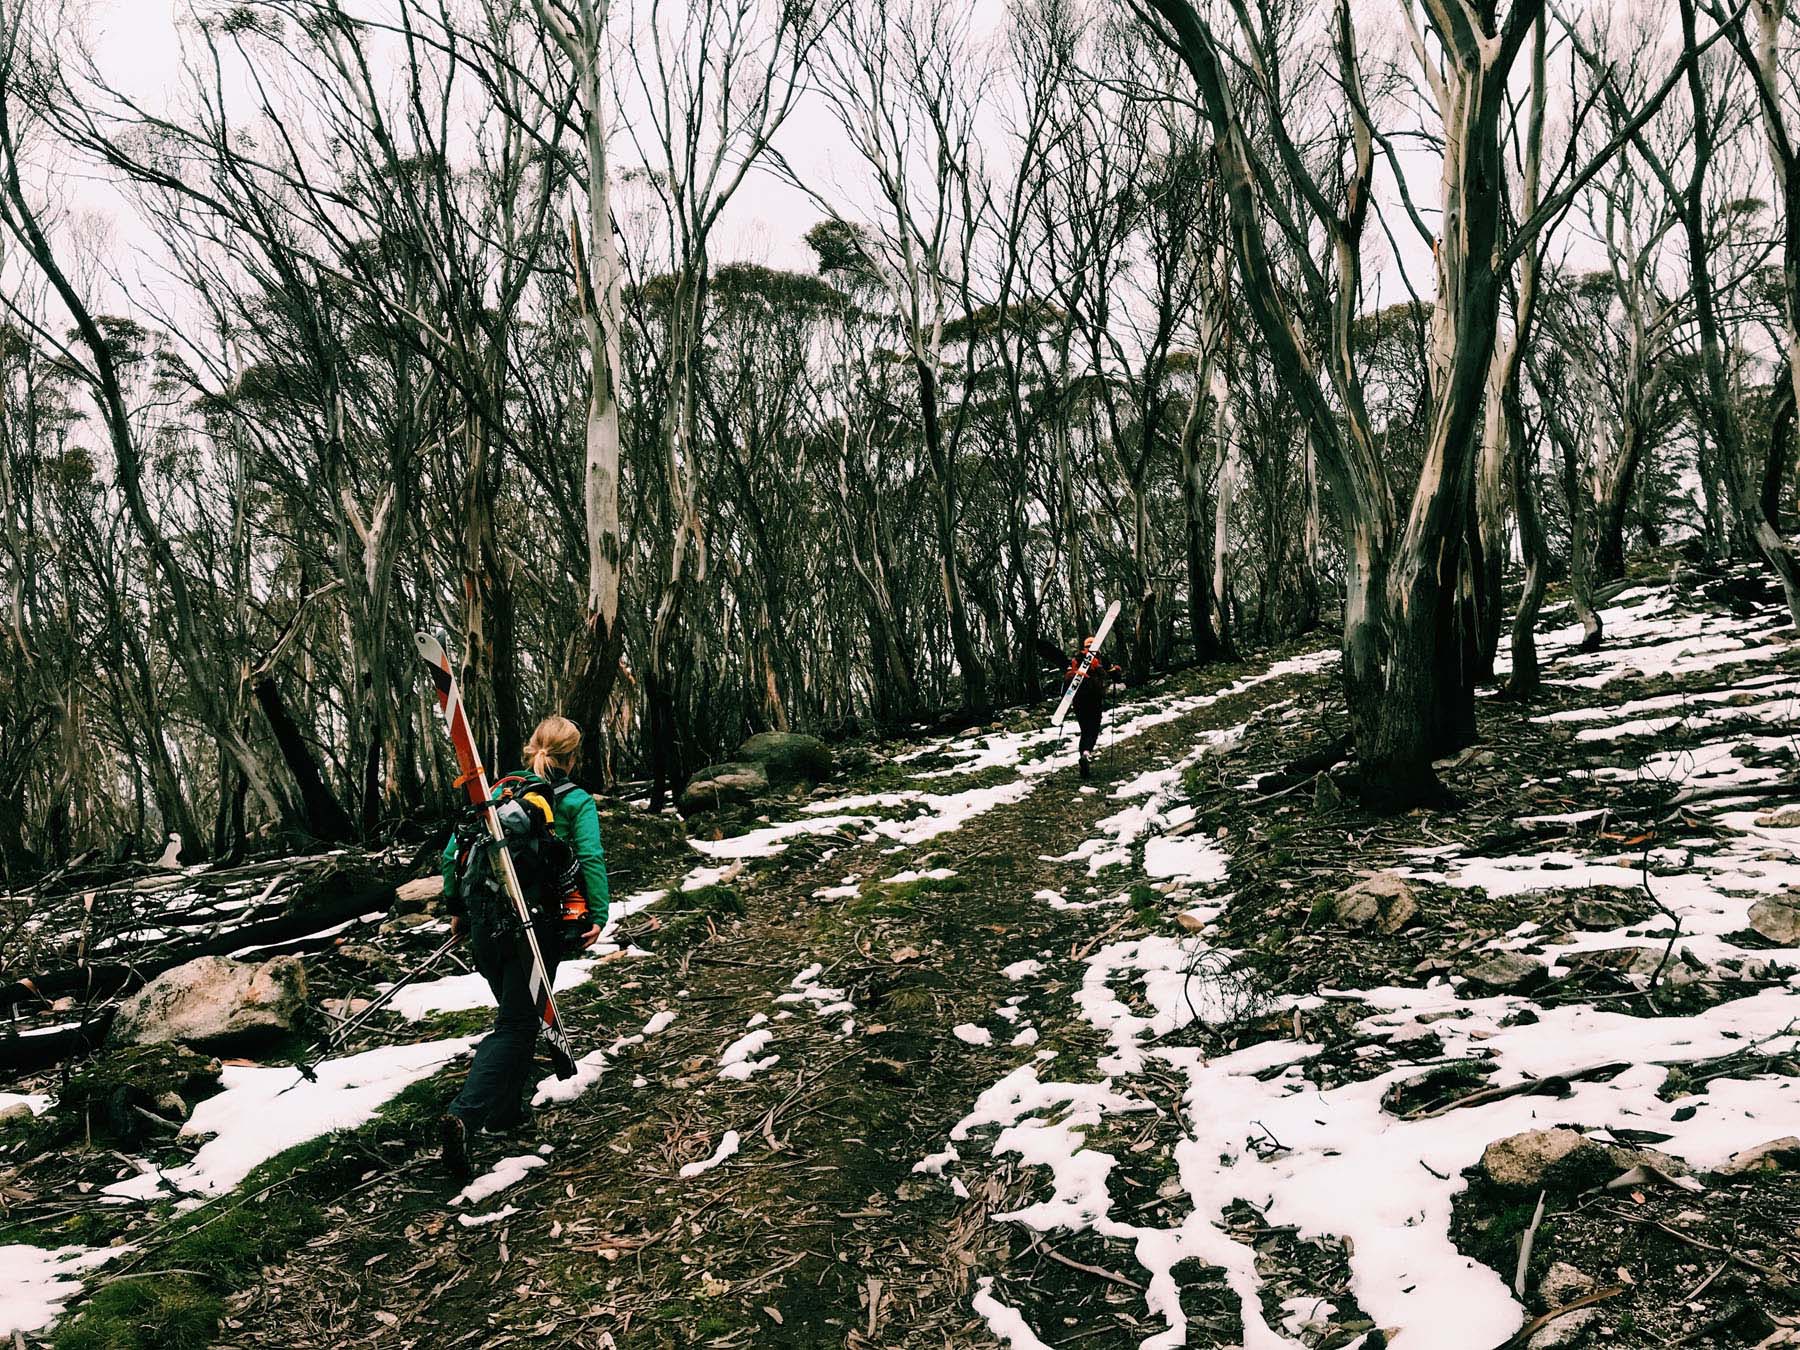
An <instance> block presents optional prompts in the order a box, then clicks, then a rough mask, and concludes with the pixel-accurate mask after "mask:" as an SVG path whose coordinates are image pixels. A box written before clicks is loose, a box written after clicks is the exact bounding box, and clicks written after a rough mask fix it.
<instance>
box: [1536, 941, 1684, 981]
mask: <svg viewBox="0 0 1800 1350" xmlns="http://www.w3.org/2000/svg"><path fill="white" fill-rule="evenodd" d="M1662 960H1663V953H1662V948H1660V947H1607V948H1604V949H1601V950H1599V951H1585V952H1570V953H1568V954H1567V955H1566V956H1564V957H1563V959H1562V961H1563V964H1564V965H1565V966H1567V967H1568V968H1569V969H1570V970H1572V971H1574V970H1616V971H1618V972H1619V973H1620V974H1621V975H1640V976H1642V977H1644V978H1645V979H1648V978H1649V977H1650V976H1652V975H1654V974H1656V971H1657V967H1658V966H1661V965H1662ZM1676 964H1677V960H1676V958H1674V957H1671V958H1670V960H1669V965H1670V967H1673V966H1675V965H1676ZM1664 973H1665V974H1666V973H1667V972H1666V971H1665V972H1664Z"/></svg>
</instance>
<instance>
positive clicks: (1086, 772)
mask: <svg viewBox="0 0 1800 1350" xmlns="http://www.w3.org/2000/svg"><path fill="white" fill-rule="evenodd" d="M1081 776H1082V777H1083V778H1092V777H1093V776H1094V769H1093V766H1092V765H1090V764H1089V763H1088V757H1087V756H1086V755H1083V756H1082V757H1081Z"/></svg>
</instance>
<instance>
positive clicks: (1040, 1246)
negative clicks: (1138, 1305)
mask: <svg viewBox="0 0 1800 1350" xmlns="http://www.w3.org/2000/svg"><path fill="white" fill-rule="evenodd" d="M1027 1233H1028V1236H1029V1238H1030V1241H1031V1250H1032V1251H1034V1252H1036V1253H1037V1254H1038V1255H1039V1256H1047V1257H1049V1258H1050V1259H1051V1260H1052V1261H1054V1262H1056V1263H1057V1264H1058V1265H1059V1266H1067V1267H1068V1268H1069V1269H1070V1270H1079V1271H1080V1272H1081V1273H1082V1274H1083V1275H1092V1276H1094V1277H1095V1278H1096V1279H1102V1280H1110V1281H1112V1282H1113V1283H1114V1284H1122V1285H1124V1286H1125V1287H1126V1288H1127V1289H1135V1290H1137V1291H1138V1293H1140V1294H1141V1293H1143V1292H1144V1286H1143V1285H1141V1284H1139V1283H1137V1282H1136V1281H1135V1280H1130V1279H1127V1278H1126V1277H1125V1276H1123V1275H1121V1274H1119V1273H1118V1272H1117V1271H1114V1270H1105V1269H1102V1268H1101V1267H1100V1266H1090V1265H1086V1264H1084V1263H1083V1262H1080V1261H1076V1260H1073V1259H1072V1258H1070V1257H1067V1256H1064V1255H1063V1254H1062V1253H1061V1252H1059V1251H1057V1250H1056V1248H1054V1247H1052V1246H1051V1245H1050V1244H1049V1243H1047V1242H1044V1241H1042V1240H1040V1239H1039V1237H1038V1235H1037V1234H1036V1233H1034V1232H1030V1231H1029V1230H1027Z"/></svg>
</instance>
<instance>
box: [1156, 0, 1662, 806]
mask: <svg viewBox="0 0 1800 1350" xmlns="http://www.w3.org/2000/svg"><path fill="white" fill-rule="evenodd" d="M1542 11H1543V5H1542V3H1541V0H1515V3H1512V4H1507V5H1503V6H1498V5H1497V6H1486V7H1483V8H1482V9H1480V10H1476V9H1473V8H1470V7H1469V6H1466V5H1461V4H1455V3H1445V2H1444V0H1426V3H1425V4H1424V5H1423V14H1422V15H1420V14H1419V13H1417V12H1415V10H1414V7H1413V6H1412V5H1411V4H1408V5H1406V6H1404V7H1402V9H1401V18H1402V20H1403V22H1404V23H1405V24H1406V26H1407V32H1408V38H1409V42H1410V45H1411V47H1412V50H1413V54H1414V58H1415V63H1416V65H1417V68H1418V70H1419V72H1420V76H1421V78H1422V80H1423V82H1424V85H1425V88H1426V90H1427V91H1428V93H1429V99H1430V108H1431V111H1433V112H1434V113H1435V115H1436V118H1437V125H1436V128H1435V131H1436V133H1437V134H1438V135H1439V136H1440V137H1441V166H1442V172H1441V178H1440V192H1439V202H1438V206H1439V209H1440V211H1441V213H1442V214H1441V219H1442V221H1443V222H1444V223H1445V225H1444V228H1443V229H1442V230H1441V231H1439V232H1435V233H1434V232H1433V231H1431V230H1430V229H1429V227H1427V226H1426V225H1425V224H1424V222H1423V220H1422V219H1419V218H1418V217H1417V214H1416V213H1414V217H1415V226H1416V227H1417V228H1419V229H1420V230H1421V231H1422V233H1423V234H1424V235H1425V236H1426V237H1427V238H1428V239H1430V241H1431V244H1432V253H1433V260H1434V269H1433V270H1434V275H1435V279H1436V283H1437V284H1436V297H1435V300H1434V302H1433V304H1432V306H1431V318H1430V344H1429V347H1428V352H1427V370H1428V372H1429V379H1430V390H1431V402H1430V417H1429V422H1428V434H1427V437H1426V442H1425V449H1424V459H1423V464H1422V467H1421V470H1420V472H1419V474H1418V477H1417V479H1416V481H1415V482H1413V483H1411V484H1410V486H1409V485H1407V484H1403V483H1397V482H1395V481H1394V478H1393V475H1392V474H1391V473H1390V471H1389V469H1388V466H1387V465H1386V464H1385V463H1384V462H1383V460H1382V458H1381V456H1380V455H1379V453H1378V450H1377V446H1376V441H1375V438H1374V435H1373V433H1372V429H1371V426H1370V423H1369V415H1368V411H1367V400H1366V398H1365V394H1364V390H1363V387H1362V381H1361V377H1360V375H1359V372H1358V370H1357V365H1356V351H1355V341H1354V328H1355V321H1356V316H1357V313H1358V305H1359V298H1360V290H1361V274H1362V251H1363V236H1364V233H1365V230H1366V227H1367V224H1368V221H1369V207H1370V204H1371V198H1372V188H1373V175H1374V167H1375V156H1376V153H1377V150H1378V149H1380V150H1381V151H1382V153H1384V154H1385V155H1386V157H1387V159H1388V167H1389V170H1390V171H1391V173H1392V174H1393V175H1394V176H1395V177H1396V179H1397V180H1398V181H1400V182H1401V183H1402V184H1404V181H1405V174H1404V168H1403V165H1402V164H1401V162H1400V160H1399V157H1398V156H1397V155H1394V154H1391V153H1389V151H1390V149H1391V146H1392V141H1391V138H1390V137H1388V136H1387V134H1386V133H1385V132H1384V131H1383V129H1382V128H1381V127H1380V126H1379V125H1378V124H1377V123H1376V121H1375V120H1374V112H1373V110H1372V108H1371V105H1370V102H1369V99H1368V97H1367V94H1366V86H1365V79H1364V60H1363V56H1362V54H1361V50H1360V44H1359V42H1358V34H1357V27H1356V24H1355V23H1354V22H1353V20H1352V16H1351V12H1350V6H1349V4H1348V3H1347V0H1339V3H1338V4H1337V5H1336V6H1335V8H1334V12H1333V15H1332V20H1331V23H1330V27H1329V33H1328V35H1326V36H1325V38H1324V41H1325V43H1326V50H1325V51H1324V52H1323V53H1322V54H1321V55H1320V57H1319V60H1320V61H1321V63H1322V64H1323V65H1324V67H1325V68H1326V69H1329V71H1330V72H1331V75H1332V76H1333V77H1335V79H1336V81H1337V83H1338V86H1339V88H1340V89H1341V90H1342V96H1343V99H1344V104H1345V109H1344V111H1345V121H1346V123H1347V126H1346V131H1345V134H1344V139H1343V142H1342V148H1341V151H1340V152H1339V154H1338V155H1337V156H1335V157H1334V158H1333V159H1332V161H1331V163H1332V165H1333V167H1334V172H1333V173H1332V174H1331V175H1330V176H1329V177H1327V178H1322V177H1321V176H1320V175H1319V174H1317V173H1316V172H1314V171H1313V170H1312V169H1311V168H1309V166H1308V164H1307V163H1306V160H1305V157H1304V155H1303V154H1302V152H1301V148H1300V146H1299V144H1298V143H1297V142H1296V139H1295V136H1296V132H1297V130H1298V129H1297V128H1290V127H1289V126H1288V125H1286V123H1285V120H1284V112H1285V109H1284V101H1285V98H1286V90H1287V89H1288V87H1289V85H1288V81H1289V80H1290V79H1291V76H1292V71H1291V56H1290V54H1289V53H1288V52H1286V51H1284V50H1283V49H1282V48H1283V45H1284V44H1282V43H1280V42H1278V41H1277V40H1276V38H1275V30H1274V26H1273V24H1272V23H1268V22H1265V23H1261V24H1259V22H1258V21H1257V19H1256V18H1255V17H1254V16H1253V15H1252V14H1251V13H1250V11H1249V10H1248V9H1247V8H1245V7H1233V8H1232V10H1231V11H1230V13H1229V14H1227V15H1225V16H1223V17H1222V18H1221V19H1220V22H1219V23H1218V24H1217V25H1216V26H1215V25H1213V24H1209V23H1208V22H1206V21H1205V19H1203V18H1202V16H1201V14H1200V12H1199V11H1198V10H1197V9H1196V8H1195V7H1194V6H1193V5H1192V4H1191V3H1188V0H1144V4H1143V5H1142V6H1141V7H1140V13H1141V14H1142V15H1143V16H1144V18H1145V20H1146V22H1149V23H1151V24H1152V25H1153V26H1154V28H1155V31H1157V32H1158V33H1159V34H1160V35H1161V36H1162V37H1163V39H1164V40H1165V41H1166V42H1167V43H1169V45H1170V46H1171V48H1172V49H1173V50H1174V51H1176V52H1177V54H1178V55H1179V56H1180V57H1181V59H1182V62H1183V63H1184V65H1185V66H1186V67H1187V69H1188V72H1189V74H1190V75H1191V77H1192V78H1193V81H1194V85H1195V90H1196V93H1197V95H1198V98H1199V102H1200V105H1201V107H1202V108H1203V110H1204V112H1205V114H1206V117H1207V120H1208V122H1209V124H1210V126H1211V127H1212V130H1213V132H1214V135H1215V137H1216V139H1217V154H1218V158H1219V165H1220V172H1221V175H1222V178H1223V182H1224V188H1225V195H1226V200H1227V203H1228V208H1229V214H1230V221H1231V231H1232V236H1233V244H1234V250H1235V253H1236V257H1237V265H1238V269H1239V272H1240V274H1241V280H1242V284H1243V291H1244V295H1245V298H1246V303H1247V305H1248V307H1249V309H1250V312H1251V315H1252V317H1253V319H1254V321H1255V325H1256V330H1257V332H1258V333H1259V335H1260V336H1261V337H1262V339H1263V341H1264V342H1265V343H1267V345H1268V347H1269V348H1270V350H1271V353H1272V355H1273V359H1274V361H1275V367H1276V370H1277V372H1278V375H1279V378H1280V380H1281V384H1282V387H1283V388H1284V389H1285V390H1286V391H1287V392H1288V393H1289V395H1290V396H1291V397H1292V398H1293V399H1294V401H1295V403H1296V405H1297V407H1298V408H1299V410H1300V412H1301V415H1302V416H1303V418H1304V420H1305V423H1306V425H1307V428H1308V435H1309V436H1310V438H1311V439H1312V441H1313V445H1314V452H1315V454H1316V455H1317V457H1318V463H1319V468H1320V472H1321V474H1322V475H1323V478H1324V481H1325V485H1326V487H1327V488H1328V489H1329V493H1330V500H1331V503H1332V507H1333V510H1334V512H1335V514H1336V516H1337V522H1338V527H1339V531H1340V534H1341V536H1342V538H1343V543H1344V552H1345V566H1346V583H1345V584H1346V591H1345V612H1344V679H1345V686H1346V692H1347V696H1348V701H1349V706H1350V716H1351V722H1352V725H1353V728H1354V732H1355V741H1356V748H1357V754H1358V758H1359V762H1360V765H1361V768H1362V772H1363V776H1364V781H1365V784H1366V785H1367V788H1368V790H1369V791H1370V792H1371V793H1372V794H1373V795H1376V796H1380V797H1385V798H1389V799H1392V800H1396V801H1401V802H1405V801H1416V800H1420V799H1423V798H1429V797H1432V796H1435V795H1437V794H1438V793H1439V792H1441V788H1440V786H1439V784H1438V783H1437V780H1436V776H1435V774H1434V773H1433V771H1432V768H1431V763H1432V761H1433V759H1435V758H1437V757H1438V756H1439V755H1441V754H1443V753H1444V752H1445V751H1446V750H1448V749H1451V748H1453V747H1454V746H1456V745H1457V744H1459V743H1461V742H1465V741H1466V740H1467V739H1468V738H1469V737H1470V736H1471V735H1472V734H1473V726H1474V702H1473V692H1474V680H1473V674H1474V671H1473V661H1472V660H1471V659H1470V657H1471V648H1472V644H1471V643H1470V641H1469V635H1466V634H1464V633H1462V632H1460V631H1459V621H1458V612H1457V610H1458V607H1457V604H1456V596H1457V592H1458V588H1459V586H1460V585H1461V584H1462V582H1461V577H1462V569H1463V567H1464V565H1465V558H1464V548H1463V540H1464V536H1465V529H1466V526H1467V521H1468V503H1469V496H1470V490H1471V475H1472V471H1473V467H1474V458H1475V453H1476V448H1477V447H1478V446H1479V443H1480V437H1479V435H1478V434H1477V433H1478V427H1479V425H1480V418H1481V412H1482V408H1483V404H1484V401H1485V396H1486V383H1487V371H1488V366H1489V363H1490V361H1491V358H1492V353H1493V348H1494V342H1495V337H1496V332H1497V328H1498V313H1499V302H1500V296H1501V293H1502V290H1503V288H1504V283H1505V278H1506V276H1507V274H1508V272H1509V271H1510V269H1511V266H1512V264H1513V262H1514V261H1515V259H1516V258H1517V257H1518V256H1519V254H1520V253H1522V251H1523V250H1524V249H1525V248H1527V247H1529V246H1530V245H1531V244H1532V242H1533V241H1534V240H1535V237H1536V235H1537V234H1538V232H1539V231H1541V230H1542V229H1544V228H1545V227H1546V226H1547V225H1548V224H1549V223H1550V221H1551V220H1553V219H1554V218H1555V215H1556V213H1558V212H1560V211H1561V209H1562V207H1563V206H1564V204H1565V202H1566V200H1567V197H1569V196H1572V195H1573V193H1574V192H1575V191H1578V190H1579V187H1580V186H1581V184H1583V183H1585V181H1586V179H1587V177H1588V176H1590V175H1591V174H1592V173H1593V172H1594V171H1595V169H1596V168H1597V166H1598V164H1599V163H1601V162H1604V160H1605V159H1608V158H1610V157H1611V155H1612V154H1613V153H1615V152H1616V150H1617V145H1618V143H1622V142H1623V140H1624V139H1625V138H1626V137H1625V135H1624V134H1623V132H1622V133H1621V134H1620V135H1619V136H1617V137H1615V141H1614V143H1609V144H1608V145H1606V146H1603V147H1602V148H1601V151H1600V152H1599V153H1598V155H1596V156H1595V158H1594V160H1593V161H1591V162H1590V163H1589V164H1588V165H1587V166H1586V167H1584V168H1581V169H1572V171H1571V172H1570V173H1569V175H1568V181H1567V182H1566V183H1565V184H1564V185H1563V186H1562V188H1561V190H1560V192H1559V193H1557V194H1554V195H1551V196H1549V197H1547V198H1546V200H1545V201H1544V202H1542V203H1541V204H1540V205H1539V208H1538V210H1537V211H1536V212H1534V213H1533V215H1532V216H1531V217H1529V218H1527V219H1525V220H1523V221H1521V222H1520V223H1519V226H1518V228H1517V229H1516V230H1515V231H1514V232H1513V234H1512V236H1511V239H1510V241H1508V240H1503V239H1502V238H1501V236H1500V229H1501V221H1502V219H1503V216H1504V210H1505V205H1506V173H1505V165H1504V161H1503V158H1502V155H1501V150H1500V146H1501V134H1500V124H1501V121H1502V118H1503V116H1504V114H1505V111H1506V106H1507V91H1508V87H1509V82H1510V80H1511V78H1512V75H1513V70H1514V66H1515V64H1516V62H1517V60H1518V58H1519V55H1520V52H1521V51H1522V50H1523V49H1524V46H1525V44H1526V42H1527V41H1528V39H1529V38H1530V35H1531V30H1532V28H1533V26H1534V25H1535V24H1536V23H1537V22H1539V20H1540V18H1541V15H1542ZM1265 12H1266V11H1265ZM1691 56H1692V53H1691V52H1690V53H1688V54H1686V56H1685V57H1684V61H1685V60H1687V59H1691ZM1234 66H1235V67H1238V68H1242V69H1246V70H1248V71H1250V72H1251V73H1252V76H1253V83H1254V87H1255V90H1256V102H1255V104H1254V106H1255V107H1256V108H1257V109H1258V110H1259V115H1260V119H1261V120H1260V123H1259V124H1260V125H1261V126H1263V127H1265V128H1266V129H1267V132H1268V135H1269V137H1270V140H1271V143H1272V146H1273V153H1274V159H1275V162H1274V163H1271V162H1270V159H1269V158H1268V156H1266V155H1265V154H1264V153H1263V152H1262V151H1261V150H1260V149H1259V148H1258V147H1257V146H1256V145H1255V144H1254V143H1253V141H1252V138H1251V136H1250V133H1249V128H1248V124H1247V122H1246V113H1245V110H1244V107H1243V105H1242V103H1241V102H1240V101H1234V100H1233V99H1231V98H1229V97H1228V96H1227V84H1226V71H1227V69H1228V68H1230V67H1234ZM1680 70H1681V64H1680V63H1678V65H1677V68H1676V70H1675V72H1674V73H1673V74H1672V75H1671V76H1670V78H1669V80H1668V81H1666V82H1665V84H1664V85H1663V86H1662V87H1661V88H1660V89H1658V90H1657V91H1655V92H1654V93H1653V94H1652V95H1651V96H1650V98H1649V99H1648V100H1646V105H1645V107H1644V108H1643V109H1642V110H1640V111H1639V112H1638V113H1637V114H1636V117H1635V118H1634V122H1636V123H1637V124H1641V120H1648V117H1649V116H1650V115H1651V113H1652V112H1653V111H1654V109H1655V107H1656V106H1657V105H1658V104H1659V103H1660V101H1661V99H1662V98H1664V97H1666V96H1667V94H1668V92H1669V90H1670V89H1671V88H1672V87H1673V86H1674V83H1675V81H1676V80H1677V79H1678V78H1679V75H1680ZM1640 119H1641V120H1640ZM1633 129H1635V128H1633ZM1277 165H1278V166H1279V169H1277ZM1278 173H1279V175H1280V176H1281V177H1282V178H1284V179H1285V180H1287V183H1288V184H1289V185H1290V190H1291V191H1292V192H1293V193H1294V194H1295V195H1297V196H1298V197H1299V198H1300V201H1301V207H1300V209H1299V210H1290V209H1289V208H1288V205H1287V199H1286V194H1285V193H1284V192H1283V191H1278V190H1276V188H1275V182H1276V178H1277V175H1278ZM1405 200H1406V201H1408V202H1410V201H1411V195H1410V193H1407V194H1405ZM1315 232H1316V233H1317V234H1318V235H1321V236H1322V237H1323V239H1324V240H1325V241H1326V253H1327V261H1325V262H1324V263H1322V264H1321V263H1320V262H1317V261H1315V260H1314V259H1313V257H1312V256H1311V253H1310V251H1309V250H1308V247H1307V244H1308V242H1309V240H1310V239H1311V238H1312V236H1313V234H1314V233H1315ZM1275 235H1279V236H1281V237H1285V238H1286V239H1288V240H1290V241H1291V242H1292V243H1293V245H1294V247H1293V249H1292V252H1293V254H1294V256H1295V258H1296V259H1297V260H1298V262H1299V264H1300V271H1301V276H1302V278H1303V283H1304V288H1303V291H1302V295H1303V296H1304V303H1305V304H1306V305H1307V306H1310V307H1311V308H1312V309H1313V310H1315V311H1317V312H1322V313H1328V314H1330V315H1331V324H1330V332H1331V337H1330V341H1329V344H1328V345H1327V346H1326V347H1325V348H1324V350H1323V351H1321V352H1315V351H1313V350H1310V349H1309V348H1308V346H1307V345H1306V344H1305V343H1304V341H1303V340H1302V338H1301V335H1300V325H1299V322H1298V319H1297V306H1296V304H1295V302H1293V301H1289V300H1287V299H1285V298H1284V297H1285V292H1284V291H1283V290H1282V288H1281V287H1280V286H1279V285H1278V284H1277V278H1276V277H1275V275H1274V272H1273V269H1272V263H1271V251H1270V245H1269V240H1270V238H1271V237H1272V236H1275ZM1400 491H1404V493H1405V497H1406V498H1407V504H1406V506H1405V510H1404V514H1402V513H1401V511H1400V509H1399V502H1398V496H1399V492H1400Z"/></svg>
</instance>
